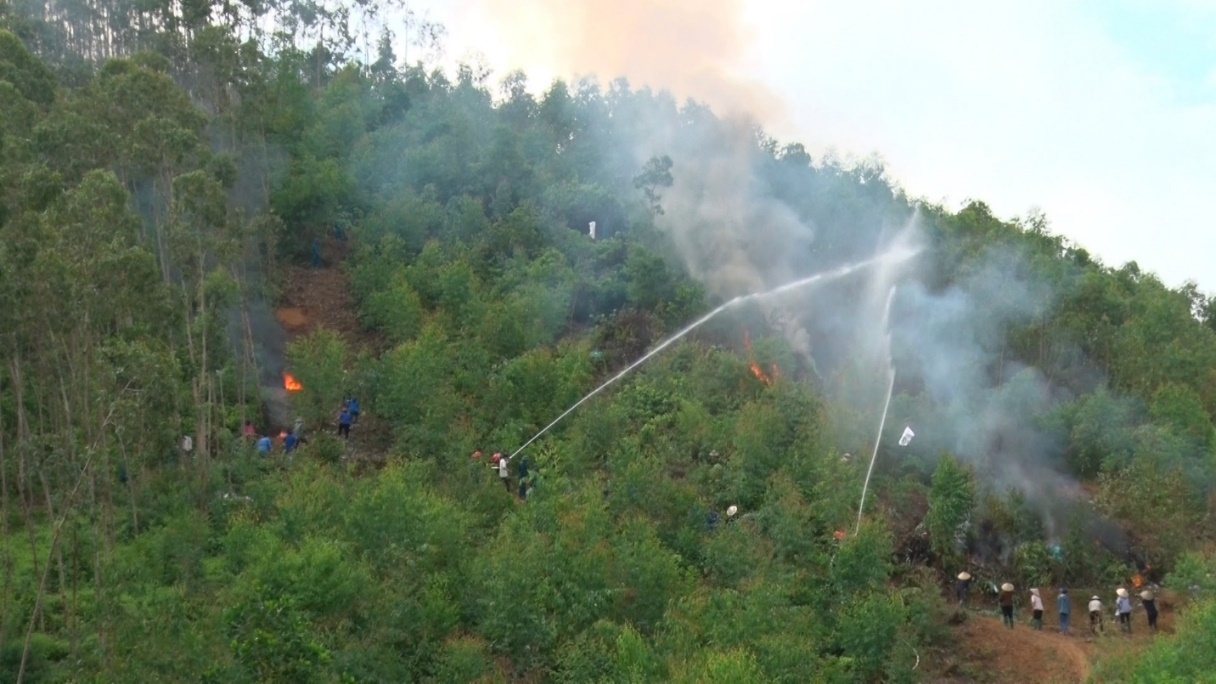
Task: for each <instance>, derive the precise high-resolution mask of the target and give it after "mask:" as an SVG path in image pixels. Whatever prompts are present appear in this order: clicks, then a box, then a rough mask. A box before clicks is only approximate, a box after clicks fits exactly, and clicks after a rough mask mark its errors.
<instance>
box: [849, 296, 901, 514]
mask: <svg viewBox="0 0 1216 684" xmlns="http://www.w3.org/2000/svg"><path fill="white" fill-rule="evenodd" d="M893 299H895V288H894V287H892V288H891V290H890V291H889V292H888V293H887V305H886V308H884V309H883V312H882V330H883V334H884V335H885V336H886V338H885V339H886V343H887V344H886V349H887V375H888V378H887V398H886V399H885V400H884V401H883V403H882V420H880V421H878V435H877V436H876V437H875V438H874V453H873V454H870V467H869V468H867V469H866V479H865V483H864V484H862V485H861V502H860V503H859V504H857V530H856V531H855V532H854V534H856V533H857V532H860V531H861V512H862V511H863V510H865V507H866V490H867V489H869V488H870V475H872V474H873V473H874V462H875V461H877V460H878V445H879V444H881V443H882V431H883V428H885V427H886V425H887V410H888V409H890V408H891V393H892V392H893V391H894V390H895V369H894V368H892V367H891V331H890V330H888V329H887V325H888V321H890V319H891V300H893Z"/></svg>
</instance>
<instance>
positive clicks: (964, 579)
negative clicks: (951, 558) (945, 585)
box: [954, 570, 971, 607]
mask: <svg viewBox="0 0 1216 684" xmlns="http://www.w3.org/2000/svg"><path fill="white" fill-rule="evenodd" d="M970 589H971V573H969V572H967V571H966V570H964V571H962V572H960V573H959V574H958V581H957V582H955V583H954V596H955V598H957V599H958V605H959V607H962V605H963V604H965V603H966V602H967V591H968V590H970Z"/></svg>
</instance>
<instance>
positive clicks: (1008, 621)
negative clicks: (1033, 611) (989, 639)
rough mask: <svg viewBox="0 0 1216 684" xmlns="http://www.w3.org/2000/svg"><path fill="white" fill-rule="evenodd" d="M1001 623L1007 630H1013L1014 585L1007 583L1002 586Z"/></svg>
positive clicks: (1000, 600)
mask: <svg viewBox="0 0 1216 684" xmlns="http://www.w3.org/2000/svg"><path fill="white" fill-rule="evenodd" d="M999 603H1000V604H1001V621H1002V622H1004V623H1005V627H1006V628H1007V629H1013V585H1012V584H1010V583H1008V582H1006V583H1004V584H1002V585H1001V596H1000V599H999Z"/></svg>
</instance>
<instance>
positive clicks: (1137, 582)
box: [1132, 565, 1153, 589]
mask: <svg viewBox="0 0 1216 684" xmlns="http://www.w3.org/2000/svg"><path fill="white" fill-rule="evenodd" d="M1152 569H1153V566H1151V565H1145V566H1144V572H1148V571H1149V570H1152ZM1142 586H1144V575H1143V574H1141V573H1136V574H1135V576H1134V577H1132V587H1133V588H1135V589H1139V588H1140V587H1142Z"/></svg>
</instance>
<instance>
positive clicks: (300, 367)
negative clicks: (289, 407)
mask: <svg viewBox="0 0 1216 684" xmlns="http://www.w3.org/2000/svg"><path fill="white" fill-rule="evenodd" d="M348 356H349V351H348V350H347V348H346V342H345V341H344V340H343V339H342V337H341V336H339V335H338V333H336V332H334V331H332V330H328V329H325V328H321V329H318V330H317V331H315V332H313V333H312V334H310V335H308V336H307V337H301V338H300V339H298V340H295V341H294V342H292V343H291V345H290V346H289V347H288V349H287V357H288V358H289V359H290V360H291V366H292V375H293V376H294V377H295V378H296V380H298V381H299V382H300V384H301V385H303V389H301V390H299V392H297V393H296V394H295V397H296V400H295V404H296V407H297V408H298V409H299V411H300V414H301V416H302V417H303V418H304V420H305V421H307V423H308V424H309V425H328V424H329V423H330V422H332V420H333V419H334V418H335V416H336V415H337V411H338V409H339V408H340V405H341V403H342V398H343V397H344V396H345V395H346V392H347V391H349V385H350V383H349V381H348V378H347V376H346V369H345V365H346V362H347V358H348Z"/></svg>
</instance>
